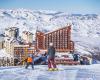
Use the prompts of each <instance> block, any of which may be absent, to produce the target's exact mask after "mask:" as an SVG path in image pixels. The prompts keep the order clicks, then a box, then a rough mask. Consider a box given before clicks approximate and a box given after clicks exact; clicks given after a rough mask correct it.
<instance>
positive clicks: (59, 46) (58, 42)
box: [36, 25, 74, 52]
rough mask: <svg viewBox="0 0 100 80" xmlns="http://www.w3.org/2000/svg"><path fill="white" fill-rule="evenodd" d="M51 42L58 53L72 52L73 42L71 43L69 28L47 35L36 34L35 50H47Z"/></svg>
mask: <svg viewBox="0 0 100 80" xmlns="http://www.w3.org/2000/svg"><path fill="white" fill-rule="evenodd" d="M51 42H52V43H53V45H54V47H55V49H56V51H58V52H66V51H74V42H73V41H71V26H70V25H69V26H66V27H63V28H60V29H58V30H55V31H52V32H48V33H43V32H39V31H37V32H36V48H37V49H48V47H49V43H51Z"/></svg>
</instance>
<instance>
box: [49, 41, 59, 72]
mask: <svg viewBox="0 0 100 80" xmlns="http://www.w3.org/2000/svg"><path fill="white" fill-rule="evenodd" d="M48 70H49V71H52V70H58V69H57V67H56V63H55V48H54V46H53V43H50V44H49V48H48Z"/></svg>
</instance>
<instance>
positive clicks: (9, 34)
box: [5, 27, 19, 38]
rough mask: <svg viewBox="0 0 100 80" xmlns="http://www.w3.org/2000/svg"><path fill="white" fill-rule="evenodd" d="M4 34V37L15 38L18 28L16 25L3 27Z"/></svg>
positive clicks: (17, 34)
mask: <svg viewBox="0 0 100 80" xmlns="http://www.w3.org/2000/svg"><path fill="white" fill-rule="evenodd" d="M5 36H6V37H10V38H11V37H13V38H17V37H18V36H19V28H17V27H10V28H6V29H5Z"/></svg>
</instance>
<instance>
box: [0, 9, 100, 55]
mask: <svg viewBox="0 0 100 80" xmlns="http://www.w3.org/2000/svg"><path fill="white" fill-rule="evenodd" d="M69 23H70V24H71V25H72V40H73V41H74V42H75V50H76V51H77V52H78V53H81V54H82V53H83V54H93V55H97V54H98V55H99V56H100V46H99V45H100V15H99V14H68V13H66V12H60V11H49V10H37V11H36V10H27V9H12V10H9V9H8V10H5V9H0V34H3V33H4V29H5V28H7V27H18V28H20V35H21V33H22V31H24V30H29V31H30V32H32V33H33V34H34V33H35V31H36V29H37V27H38V29H39V30H41V31H44V32H47V31H52V30H55V29H57V28H60V27H64V26H66V25H67V24H69Z"/></svg>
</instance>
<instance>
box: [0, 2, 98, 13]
mask: <svg viewBox="0 0 100 80" xmlns="http://www.w3.org/2000/svg"><path fill="white" fill-rule="evenodd" d="M0 8H4V9H14V8H26V9H33V10H41V9H43V10H56V11H66V12H68V13H99V14H100V0H0Z"/></svg>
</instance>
